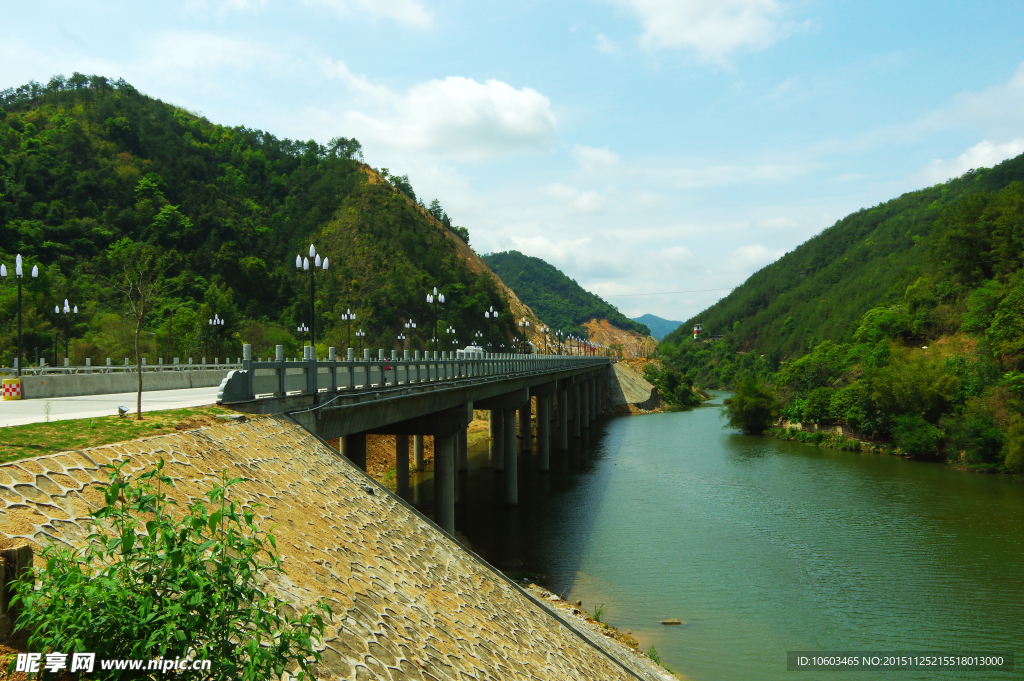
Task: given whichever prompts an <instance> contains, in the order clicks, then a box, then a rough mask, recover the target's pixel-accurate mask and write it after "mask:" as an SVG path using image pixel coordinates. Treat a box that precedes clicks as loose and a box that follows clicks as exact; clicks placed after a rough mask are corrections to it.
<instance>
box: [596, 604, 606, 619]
mask: <svg viewBox="0 0 1024 681" xmlns="http://www.w3.org/2000/svg"><path fill="white" fill-rule="evenodd" d="M602 617H604V603H599V604H597V605H595V606H594V619H595V620H596V621H598V622H601V623H603V622H604V620H603V619H601V618H602Z"/></svg>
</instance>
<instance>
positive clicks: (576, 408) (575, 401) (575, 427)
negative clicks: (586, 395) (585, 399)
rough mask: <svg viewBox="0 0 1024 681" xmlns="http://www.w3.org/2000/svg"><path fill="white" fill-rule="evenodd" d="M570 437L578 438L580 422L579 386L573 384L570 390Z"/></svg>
mask: <svg viewBox="0 0 1024 681" xmlns="http://www.w3.org/2000/svg"><path fill="white" fill-rule="evenodd" d="M570 390H571V391H572V398H571V399H572V436H573V437H579V436H580V435H581V433H580V426H581V423H580V420H581V418H582V415H581V410H580V406H581V405H580V384H579V383H573V384H572V388H571V389H570Z"/></svg>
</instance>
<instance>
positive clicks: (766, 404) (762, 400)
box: [725, 374, 778, 435]
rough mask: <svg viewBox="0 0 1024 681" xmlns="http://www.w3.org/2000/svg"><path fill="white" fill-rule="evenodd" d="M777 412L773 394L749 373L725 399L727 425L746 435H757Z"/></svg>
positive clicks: (767, 425) (769, 424) (768, 424)
mask: <svg viewBox="0 0 1024 681" xmlns="http://www.w3.org/2000/svg"><path fill="white" fill-rule="evenodd" d="M777 414H778V406H777V405H776V402H775V396H774V395H773V394H772V393H771V391H770V390H769V389H768V388H767V387H765V386H764V385H762V384H761V383H760V382H759V381H757V379H755V378H754V377H753V376H751V375H749V374H748V375H747V376H745V377H744V378H743V381H742V382H741V383H740V384H739V386H738V387H737V388H736V392H735V393H733V396H732V397H730V398H728V399H726V400H725V417H726V419H728V421H729V425H730V426H731V427H733V428H738V429H739V430H741V431H742V432H744V433H746V434H747V435H758V434H760V433H763V432H764V431H766V430H767V429H768V427H769V426H771V425H772V424H773V423H774V422H775V419H776V418H777Z"/></svg>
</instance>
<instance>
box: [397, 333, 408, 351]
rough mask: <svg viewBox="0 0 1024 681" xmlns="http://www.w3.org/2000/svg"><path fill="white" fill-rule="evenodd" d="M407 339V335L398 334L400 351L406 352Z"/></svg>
mask: <svg viewBox="0 0 1024 681" xmlns="http://www.w3.org/2000/svg"><path fill="white" fill-rule="evenodd" d="M405 339H406V335H405V334H404V333H400V334H398V349H399V350H404V349H405Z"/></svg>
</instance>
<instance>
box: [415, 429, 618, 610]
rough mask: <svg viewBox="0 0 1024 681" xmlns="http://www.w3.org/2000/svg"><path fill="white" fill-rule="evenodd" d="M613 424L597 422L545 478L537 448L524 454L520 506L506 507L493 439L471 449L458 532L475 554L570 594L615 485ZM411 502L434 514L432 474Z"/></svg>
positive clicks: (554, 459) (418, 483)
mask: <svg viewBox="0 0 1024 681" xmlns="http://www.w3.org/2000/svg"><path fill="white" fill-rule="evenodd" d="M611 423H612V420H610V419H607V418H604V417H601V418H598V419H597V421H596V422H592V423H591V425H590V429H589V430H588V431H584V432H583V435H582V437H581V438H579V439H578V440H575V441H573V440H571V439H570V443H569V451H568V452H559V451H557V450H556V449H555V448H554V447H552V451H551V466H550V468H551V470H550V471H547V472H543V471H540V470H538V457H537V443H536V437H535V438H534V442H533V448H532V450H531V451H530V452H528V453H524V452H520V453H519V476H518V477H519V505H518V506H513V507H509V506H506V505H505V504H504V503H503V501H504V496H505V495H504V485H505V478H504V475H505V474H504V473H503V472H495V471H494V469H493V468H492V467H491V463H490V455H489V454H488V442H487V440H486V439H484V440H482V441H481V442H478V443H477V444H475V445H473V446H471V447H470V448H469V470H468V471H467V472H463V473H460V474H459V481H458V484H459V500H460V501H459V503H458V504H456V510H455V529H456V532H458V533H461V534H462V535H465V537H466V538H467V539H468V540H469V542H470V548H471V549H472V550H473V551H474V552H476V553H477V554H479V555H480V556H481V557H482V558H484V559H485V560H486V561H488V562H489V563H490V564H491V565H493V566H494V567H496V568H498V569H499V570H501V571H503V572H505V573H506V574H507V575H508V576H509V577H512V578H513V579H521V578H524V577H526V578H529V579H532V580H534V581H537V582H538V583H541V584H543V585H545V586H546V587H548V588H549V589H551V590H552V591H555V592H556V593H565V594H568V593H570V592H571V591H572V587H573V584H574V582H575V580H576V577H577V574H578V573H579V568H580V565H581V563H582V561H583V559H584V557H585V556H586V554H587V551H588V550H590V548H591V546H590V542H591V536H592V533H593V528H594V523H595V521H596V519H597V517H598V510H599V509H600V507H601V504H602V501H603V498H604V494H605V491H606V489H607V484H608V481H609V479H610V476H609V474H608V471H607V470H605V469H606V467H602V466H601V463H602V461H603V460H604V459H605V458H606V457H607V454H608V453H607V447H608V445H609V437H608V430H609V427H610V424H611ZM410 482H411V489H410V501H411V502H412V503H413V505H415V506H416V507H417V508H418V509H419V510H420V511H422V512H424V513H427V514H432V513H433V505H434V499H433V497H434V481H433V472H432V470H431V469H430V468H428V470H427V471H425V472H423V473H418V474H414V475H413V476H412V480H411V481H410Z"/></svg>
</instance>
